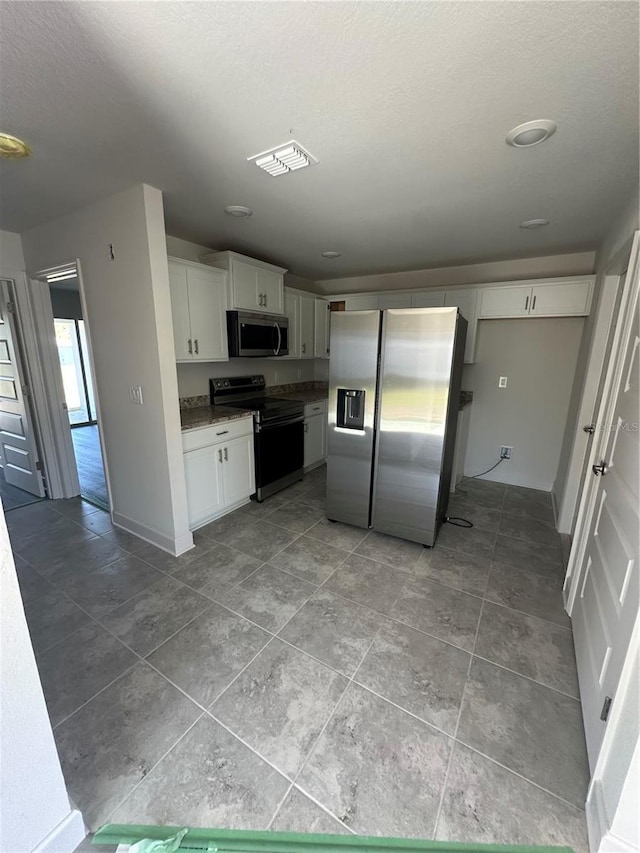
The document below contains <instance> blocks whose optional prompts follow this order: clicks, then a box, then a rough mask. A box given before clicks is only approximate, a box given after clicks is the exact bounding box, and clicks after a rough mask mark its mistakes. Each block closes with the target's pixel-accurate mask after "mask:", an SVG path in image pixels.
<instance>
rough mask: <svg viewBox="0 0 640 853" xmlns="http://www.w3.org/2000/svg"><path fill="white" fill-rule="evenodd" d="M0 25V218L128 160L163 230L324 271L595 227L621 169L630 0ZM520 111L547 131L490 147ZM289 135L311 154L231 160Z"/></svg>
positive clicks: (18, 216)
mask: <svg viewBox="0 0 640 853" xmlns="http://www.w3.org/2000/svg"><path fill="white" fill-rule="evenodd" d="M0 27H1V30H0V38H1V40H2V52H1V57H0V123H1V126H2V130H4V131H6V132H9V133H13V134H16V135H19V136H23V137H24V138H26V139H27V140H28V141H29V143H30V144H31V146H32V148H33V155H32V157H31V158H30V159H29V160H27V161H23V162H8V161H3V162H2V163H0V180H1V189H2V203H1V206H2V209H1V217H0V227H2V228H5V229H7V230H12V231H23V230H25V229H28V228H29V227H31V226H33V225H36V224H39V223H41V222H45V221H47V220H49V219H52V218H54V217H56V216H59V215H61V214H64V213H67V212H69V211H72V210H75V209H77V208H79V207H81V206H82V205H85V204H87V203H90V202H91V201H93V200H95V199H98V198H101V197H103V196H105V195H108V194H111V193H114V192H117V191H119V190H121V189H123V188H125V187H127V186H128V185H130V184H132V183H134V182H138V181H145V182H147V183H150V184H152V185H154V186H157V187H160V188H161V189H162V190H163V191H164V197H165V211H166V220H167V230H168V231H169V233H172V234H175V235H177V236H179V237H183V238H185V239H189V240H193V241H195V242H198V243H203V244H206V245H210V246H215V247H217V248H220V249H224V248H234V249H236V250H239V251H243V252H246V253H248V254H254V255H256V256H258V257H261V258H264V259H267V260H273V261H275V262H278V263H281V264H282V265H283V266H286V267H288V268H289V269H291V270H292V271H293V272H295V273H297V274H299V275H305V276H308V277H310V278H318V279H327V278H331V277H334V276H335V277H338V276H345V275H350V274H359V273H369V272H382V271H385V270H399V269H417V268H421V267H422V268H423V267H431V266H443V265H445V264H453V263H463V262H467V261H478V260H483V259H489V258H511V257H517V256H535V255H542V254H551V253H553V252H558V251H579V250H584V249H591V248H594V247H595V246H596V245H597V244H598V243H599V242H600V240H601V239H602V237H603V235H604V233H605V231H606V229H607V226H608V224H609V222H610V221H611V219H612V217H613V216H614V215H615V214H616V213H617V212H618V209H619V208H620V207H621V206H622V204H623V203H624V202H625V200H626V198H627V197H628V196H629V195H630V193H631V191H632V189H633V187H634V186H635V185H637V159H638V158H637V155H638V6H637V4H636V3H635V2H618V1H617V0H614V2H607V3H601V2H591V1H590V0H587V2H562V0H561V1H560V2H496V3H494V2H490V0H484V2H473V3H469V2H461V3H457V2H416V3H386V2H378V3H355V2H340V3H333V2H305V3H295V2H286V3H281V2H262V3H260V2H258V3H255V2H239V3H237V2H206V3H204V2H202V3H190V2H163V3H156V2H143V3H138V2H127V3H102V2H95V3H94V2H91V3H84V2H74V3H66V2H56V3H40V2H29V3H21V2H17V3H14V2H2V3H0ZM534 118H552V119H555V120H556V121H557V122H558V132H557V133H556V135H555V136H554V137H552V138H551V139H550V140H549V141H548V142H547V143H545V144H543V145H539V146H536V147H534V148H532V149H530V150H516V149H512V148H509V147H507V146H506V145H505V143H504V136H505V134H506V132H507V131H508V130H509V129H510V128H512V127H513V126H515V125H517V124H520V123H521V122H524V121H528V120H530V119H534ZM291 137H294V138H296V139H298V140H299V141H300V142H301V143H302V144H303V145H305V146H307V147H308V148H309V150H310V151H311V152H312V153H313V154H314V155H315V156H316V157H317V158H318V159H319V161H320V163H319V165H317V166H314V167H312V168H309V169H305V170H301V171H299V172H295V173H292V174H289V175H285V176H283V177H280V178H272V177H270V176H269V175H267V174H266V173H264V172H261V171H260V170H259V169H257V168H256V167H255V166H254V165H253V164H251V163H247V162H246V158H247V157H248V156H250V155H252V154H256V153H258V152H259V151H261V150H263V149H265V148H268V147H270V146H272V145H277V144H279V143H282V142H285V141H287V140H288V139H290V138H291ZM228 204H242V205H248V206H249V207H252V208H253V210H254V211H255V213H254V216H253V217H252V218H251V219H249V220H247V221H235V220H231V219H230V218H229V217H226V216H225V215H224V214H223V208H224V207H225V205H228ZM534 217H546V218H548V219H550V220H551V225H550V226H549V227H548V228H546V229H543V230H541V231H529V232H527V231H522V230H521V229H519V228H518V224H519V223H520V222H521V221H522V220H525V219H531V218H534ZM328 249H336V250H338V251H340V252H342V258H340V259H339V260H336V261H326V260H324V259H322V258H321V257H320V253H321V252H322V251H324V250H328Z"/></svg>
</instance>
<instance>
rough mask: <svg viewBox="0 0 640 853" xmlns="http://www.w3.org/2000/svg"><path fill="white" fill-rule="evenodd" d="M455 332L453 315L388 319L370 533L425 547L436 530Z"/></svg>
mask: <svg viewBox="0 0 640 853" xmlns="http://www.w3.org/2000/svg"><path fill="white" fill-rule="evenodd" d="M456 325H457V309H456V308H418V309H416V308H414V309H391V310H388V311H385V312H384V319H383V329H382V345H381V366H380V402H379V405H378V431H377V448H376V464H375V475H374V488H373V512H372V526H373V528H374V530H379V531H380V532H382V533H388V534H390V535H392V536H398V537H401V538H404V539H411V540H413V541H414V542H421V543H422V544H424V545H433V543H434V541H435V536H436V533H437V527H438V493H439V490H440V481H441V475H442V468H443V458H444V448H445V433H446V425H447V415H448V409H449V398H450V393H451V388H450V381H451V377H452V372H453V367H454V352H455V349H456V347H455V344H456V340H455V339H456ZM459 350H460V347H459V346H458V351H459ZM460 368H461V364H460ZM458 385H459V380H458Z"/></svg>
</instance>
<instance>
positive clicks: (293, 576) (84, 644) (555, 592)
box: [7, 469, 588, 851]
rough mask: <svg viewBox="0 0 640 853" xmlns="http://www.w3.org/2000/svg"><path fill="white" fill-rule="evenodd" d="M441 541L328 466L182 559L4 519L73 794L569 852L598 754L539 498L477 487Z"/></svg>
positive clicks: (112, 814)
mask: <svg viewBox="0 0 640 853" xmlns="http://www.w3.org/2000/svg"><path fill="white" fill-rule="evenodd" d="M463 490H464V494H458V495H457V496H456V497H455V499H454V500H453V501H452V503H451V506H450V514H451V515H457V516H462V517H464V518H469V519H471V520H472V521H474V523H475V526H474V527H473V528H472V529H463V528H460V527H453V526H451V525H445V526H444V527H443V529H442V531H441V533H440V536H439V540H438V543H437V545H436V547H435V548H434V549H433V550H427V549H424V548H422V547H421V546H419V545H415V544H412V543H408V542H404V541H400V540H397V539H392V538H390V537H387V536H383V535H380V534H378V533H374V532H368V531H366V530H360V529H356V528H353V527H348V526H346V525H342V524H331V523H329V522H328V521H327V520H326V519H325V518H324V512H323V501H324V497H323V495H324V471H323V470H322V469H319V470H316V471H314V472H312V473H311V474H310V475H309V476H308V477H307V478H306V480H305V482H304V483H298V484H297V485H295V486H293V487H292V488H291V489H289V490H288V491H287V492H284V493H281V494H279V495H276V496H275V497H273V498H271V499H270V500H269V501H267V502H265V503H264V504H262V505H258V504H250V505H248V506H246V507H243V508H242V509H240V510H238V511H236V512H234V513H233V514H232V515H230V516H226V517H225V518H223V519H221V520H219V521H217V522H214V523H212V524H210V525H208V527H205V528H203V529H201V530H200V531H198V532H197V534H196V537H195V538H196V540H197V547H196V548H195V549H193V550H192V551H190V552H189V553H187V554H185V555H184V556H182V557H178V558H174V557H170V556H169V555H167V554H165V553H163V552H161V551H159V550H157V549H156V548H154V547H152V546H150V545H147V544H145V543H142V542H141V541H140V540H138V539H135V538H134V537H132V536H129V535H128V534H125V533H123V532H122V531H119V530H116V529H114V528H112V526H111V524H110V522H109V519H108V516H106V514H104V513H102V512H100V511H98V510H96V509H95V507H92V506H90V505H87V504H84V503H82V502H81V501H78V500H73V501H58V502H45V503H41V504H37V505H34V506H31V507H25V508H23V509H17V510H13V511H11V512H9V513H8V515H7V520H8V524H9V529H10V535H11V537H12V542H13V545H14V549H15V552H16V554H17V557H16V563H17V569H18V574H19V579H20V583H21V586H22V589H23V595H24V598H25V607H26V612H27V619H28V622H29V626H30V630H31V635H32V639H33V643H34V647H35V649H36V653H37V659H38V666H39V669H40V674H41V678H42V683H43V687H44V691H45V696H46V699H47V703H48V707H49V712H50V714H51V718H52V722H53V725H54V735H55V738H56V742H57V745H58V750H59V752H60V756H61V760H62V766H63V770H64V774H65V777H66V781H67V785H68V788H69V793H70V796H71V797H72V798H73V799H74V801H75V802H76V803H77V805H78V806H79V808H80V809H81V810H82V812H83V814H84V816H85V820H86V821H87V823H88V825H89V826H90V827H91V828H92V829H95V828H97V827H98V826H100V825H101V824H102V823H104V822H106V821H107V820H110V821H113V822H118V823H170V824H178V825H182V824H184V825H194V826H224V827H235V828H245V829H265V828H271V829H278V830H298V831H317V832H329V833H336V832H337V833H340V832H355V833H359V834H371V835H389V836H404V837H410V836H414V837H420V838H437V839H440V840H460V841H483V842H491V841H494V842H501V843H513V844H515V843H523V844H525V843H538V844H568V845H571V846H573V848H574V849H575V850H576V851H586V850H587V841H586V829H585V818H584V812H583V805H584V800H585V795H586V787H587V773H588V771H587V762H586V754H585V746H584V736H583V731H582V722H581V715H580V704H579V701H578V692H577V682H576V674H575V664H574V656H573V644H572V636H571V627H570V623H569V620H568V619H567V617H566V614H565V613H564V610H563V608H562V596H561V586H562V577H563V564H562V556H561V549H560V543H559V538H558V536H557V534H556V533H555V531H554V528H553V525H552V521H553V518H552V514H551V505H550V501H549V496H548V495H547V494H545V493H541V492H534V491H531V490H527V489H519V488H513V487H505V486H502V485H500V484H496V483H490V482H485V481H467V482H465V483H464V484H463Z"/></svg>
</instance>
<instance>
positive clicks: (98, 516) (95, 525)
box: [79, 510, 114, 536]
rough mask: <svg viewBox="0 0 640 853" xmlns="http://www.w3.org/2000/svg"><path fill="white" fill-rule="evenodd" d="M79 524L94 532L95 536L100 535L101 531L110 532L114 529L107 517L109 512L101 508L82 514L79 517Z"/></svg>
mask: <svg viewBox="0 0 640 853" xmlns="http://www.w3.org/2000/svg"><path fill="white" fill-rule="evenodd" d="M79 524H81V525H82V526H83V527H85V528H86V529H87V530H90V531H91V532H92V533H95V534H96V536H101V535H102V534H103V533H110V532H111V531H112V530H114V526H113V523H112V521H111V519H110V518H109V513H108V512H104V511H102V510H98V512H92V513H89V514H88V515H84V516H82V517H81V518H80V519H79Z"/></svg>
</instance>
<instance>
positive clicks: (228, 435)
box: [182, 417, 253, 453]
mask: <svg viewBox="0 0 640 853" xmlns="http://www.w3.org/2000/svg"><path fill="white" fill-rule="evenodd" d="M252 432H253V418H252V417H247V418H240V419H239V420H237V421H222V423H219V424H212V425H211V426H206V427H200V428H199V429H190V430H187V431H186V432H183V433H182V449H183V451H184V452H185V453H186V452H187V451H189V450H197V449H198V448H199V447H207V446H208V445H210V444H219V443H220V442H224V441H231V440H232V439H234V438H240V437H241V436H243V435H249V434H251V433H252Z"/></svg>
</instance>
